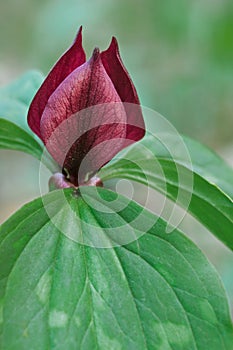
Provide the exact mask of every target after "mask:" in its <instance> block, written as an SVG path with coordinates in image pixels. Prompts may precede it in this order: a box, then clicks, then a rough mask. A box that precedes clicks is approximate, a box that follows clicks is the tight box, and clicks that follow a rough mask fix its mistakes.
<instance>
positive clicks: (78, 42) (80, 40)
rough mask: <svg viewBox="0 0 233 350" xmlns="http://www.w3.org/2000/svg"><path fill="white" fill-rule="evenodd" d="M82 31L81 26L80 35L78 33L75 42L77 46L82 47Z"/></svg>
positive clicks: (81, 27)
mask: <svg viewBox="0 0 233 350" xmlns="http://www.w3.org/2000/svg"><path fill="white" fill-rule="evenodd" d="M82 30H83V26H80V27H79V30H78V33H77V35H76V37H75V40H74V43H75V44H78V45H80V44H81V45H82Z"/></svg>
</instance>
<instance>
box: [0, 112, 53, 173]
mask: <svg viewBox="0 0 233 350" xmlns="http://www.w3.org/2000/svg"><path fill="white" fill-rule="evenodd" d="M0 149H10V150H15V151H21V152H25V153H28V154H30V155H32V156H33V157H35V158H37V159H39V160H42V161H43V163H44V164H45V165H46V166H47V167H48V169H49V170H51V171H52V172H53V171H54V170H55V169H57V168H56V164H55V162H54V161H53V160H52V158H51V157H50V156H49V155H48V153H47V152H46V151H44V150H43V148H42V147H41V145H40V144H39V143H38V142H37V141H36V140H35V139H34V138H33V137H32V136H31V135H30V134H28V133H27V132H26V131H25V130H23V129H21V128H20V127H18V126H17V125H16V124H14V123H12V122H10V121H8V120H5V119H1V118H0ZM43 152H44V153H43ZM42 155H43V157H42Z"/></svg>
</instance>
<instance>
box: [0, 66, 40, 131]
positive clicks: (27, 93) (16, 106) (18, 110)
mask: <svg viewBox="0 0 233 350" xmlns="http://www.w3.org/2000/svg"><path fill="white" fill-rule="evenodd" d="M43 80H44V77H43V75H42V74H41V73H39V72H37V71H29V72H26V73H25V74H23V75H22V76H21V77H20V78H19V79H17V80H15V81H14V82H13V83H11V84H10V85H7V86H5V87H1V88H0V116H1V117H3V118H4V119H7V120H9V121H11V122H13V123H15V124H16V125H18V126H20V127H21V128H23V129H24V130H25V131H27V132H28V133H31V135H33V137H35V135H34V134H33V132H32V131H31V129H30V128H29V127H28V124H27V111H28V107H29V105H30V103H31V100H32V98H33V97H34V95H35V93H36V92H37V90H38V89H39V87H40V85H41V84H42V82H43Z"/></svg>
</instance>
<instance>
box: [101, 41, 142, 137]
mask: <svg viewBox="0 0 233 350" xmlns="http://www.w3.org/2000/svg"><path fill="white" fill-rule="evenodd" d="M101 59H102V62H103V65H104V68H105V70H106V72H107V73H108V75H109V77H110V79H111V80H112V83H113V85H114V86H115V89H116V91H117V93H118V95H119V96H120V98H121V101H122V102H126V104H125V109H126V114H127V123H128V126H127V138H128V139H130V140H133V141H138V140H140V139H141V138H142V137H143V136H144V134H145V130H144V129H145V125H144V120H143V116H142V112H141V108H140V107H138V108H135V107H134V106H132V105H130V104H136V105H140V102H139V99H138V95H137V92H136V89H135V86H134V84H133V82H132V80H131V78H130V76H129V73H128V72H127V70H126V68H125V66H124V65H123V62H122V60H121V57H120V53H119V48H118V44H117V40H116V38H114V37H113V38H112V42H111V44H110V46H109V48H108V49H107V50H106V51H103V52H102V53H101ZM135 112H136V113H135Z"/></svg>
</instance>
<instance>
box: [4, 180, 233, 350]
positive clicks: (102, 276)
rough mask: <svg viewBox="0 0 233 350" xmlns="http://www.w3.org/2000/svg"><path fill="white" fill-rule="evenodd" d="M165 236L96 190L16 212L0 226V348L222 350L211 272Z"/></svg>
mask: <svg viewBox="0 0 233 350" xmlns="http://www.w3.org/2000/svg"><path fill="white" fill-rule="evenodd" d="M149 223H150V224H149ZM165 227H166V224H165V223H164V221H162V220H161V219H158V218H156V217H155V216H154V215H152V214H151V213H149V212H147V211H146V210H144V209H143V208H142V207H140V206H139V205H138V204H136V203H135V202H132V201H129V200H128V199H127V198H125V197H122V196H118V195H117V194H116V193H114V192H111V191H109V190H106V189H101V188H100V189H96V188H93V187H86V188H85V187H81V188H80V191H79V193H77V192H76V193H75V192H73V191H72V190H65V191H64V192H63V191H54V192H51V193H49V194H48V195H46V196H44V197H42V198H39V199H37V200H35V201H33V202H31V203H29V204H28V205H26V206H24V207H23V208H22V209H21V210H19V211H18V212H17V213H16V214H14V215H13V216H12V217H11V218H10V219H9V220H8V221H7V222H6V223H5V224H3V225H2V227H1V234H0V266H1V271H0V300H1V302H0V304H1V306H2V320H1V321H2V322H1V332H0V334H1V338H0V339H1V340H0V347H1V348H4V349H12V350H16V349H17V350H21V349H33V350H34V349H35V350H36V349H60V350H63V349H64V350H66V349H69V350H72V349H81V350H83V349H87V350H89V349H140V350H143V349H163V350H166V349H176V350H178V349H211V350H215V349H216V350H219V349H228V350H230V349H231V347H232V343H233V331H232V324H231V320H230V316H229V310H228V305H227V300H226V296H225V292H224V290H223V287H222V284H221V282H220V281H219V278H218V276H217V274H216V271H215V270H214V268H213V267H212V266H211V265H210V263H209V262H208V261H207V259H206V258H205V257H204V255H203V254H202V253H201V252H200V250H199V249H198V248H197V247H196V246H195V245H194V244H193V243H192V242H191V241H190V240H189V239H187V238H186V237H185V236H184V235H183V234H181V233H180V232H178V231H177V230H174V231H173V233H171V234H169V235H168V234H166V232H165ZM143 228H144V229H145V231H147V232H146V233H144V232H143ZM115 229H116V231H115ZM61 232H63V233H61ZM130 232H131V234H130ZM64 233H65V234H64ZM134 235H136V237H138V239H137V240H135V237H134ZM124 240H125V244H124V245H122V246H120V245H118V243H123V242H124ZM130 240H131V241H132V242H130ZM126 241H127V244H126ZM88 242H89V243H90V244H89V245H87V243H88ZM83 243H85V244H83ZM108 243H109V247H108V248H100V246H101V245H103V246H107V244H108ZM90 245H98V246H99V248H95V247H93V246H90ZM110 246H111V247H110Z"/></svg>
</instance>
